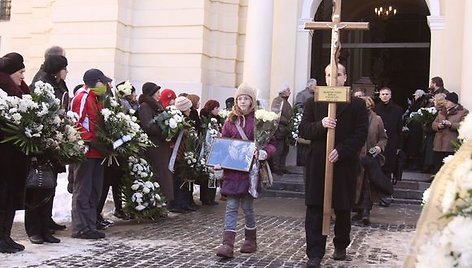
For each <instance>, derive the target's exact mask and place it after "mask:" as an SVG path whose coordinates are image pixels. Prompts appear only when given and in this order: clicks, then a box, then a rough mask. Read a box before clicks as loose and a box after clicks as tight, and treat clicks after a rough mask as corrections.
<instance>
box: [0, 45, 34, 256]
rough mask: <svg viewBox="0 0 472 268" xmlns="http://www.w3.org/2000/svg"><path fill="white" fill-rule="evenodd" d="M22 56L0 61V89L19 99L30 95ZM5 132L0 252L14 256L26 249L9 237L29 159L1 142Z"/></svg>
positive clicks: (0, 156)
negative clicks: (25, 80)
mask: <svg viewBox="0 0 472 268" xmlns="http://www.w3.org/2000/svg"><path fill="white" fill-rule="evenodd" d="M24 73H25V65H24V63H23V56H21V55H20V54H18V53H16V52H12V53H8V54H6V55H5V56H3V57H2V58H0V88H1V89H3V91H5V92H6V93H7V94H8V96H16V97H20V98H21V97H22V95H23V94H28V93H30V90H29V88H28V85H26V83H25V82H24V79H25V75H24ZM3 139H4V133H3V132H2V131H1V130H0V152H1V153H0V171H1V175H0V252H2V253H15V252H19V251H22V250H24V249H25V247H24V246H23V245H21V244H18V243H16V242H15V241H13V239H12V238H11V228H12V226H13V219H14V218H15V211H16V210H21V209H23V208H24V197H25V182H26V176H27V170H28V165H29V158H28V157H27V156H26V155H25V154H24V153H23V152H22V151H21V150H20V149H19V148H18V147H17V146H16V145H13V144H10V143H1V141H2V140H3Z"/></svg>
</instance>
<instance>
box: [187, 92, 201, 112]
mask: <svg viewBox="0 0 472 268" xmlns="http://www.w3.org/2000/svg"><path fill="white" fill-rule="evenodd" d="M187 98H188V99H189V100H190V101H191V102H192V107H193V108H195V109H197V106H198V102H199V101H200V97H199V96H198V95H195V94H189V95H187Z"/></svg>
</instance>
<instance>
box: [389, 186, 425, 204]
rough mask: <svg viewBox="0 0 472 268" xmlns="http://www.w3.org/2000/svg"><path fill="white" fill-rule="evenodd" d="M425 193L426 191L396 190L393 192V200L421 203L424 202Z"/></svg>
mask: <svg viewBox="0 0 472 268" xmlns="http://www.w3.org/2000/svg"><path fill="white" fill-rule="evenodd" d="M423 192H424V190H412V189H402V188H395V189H394V191H393V198H400V199H416V200H420V202H421V200H423Z"/></svg>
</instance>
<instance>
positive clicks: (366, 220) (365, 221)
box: [362, 209, 370, 225]
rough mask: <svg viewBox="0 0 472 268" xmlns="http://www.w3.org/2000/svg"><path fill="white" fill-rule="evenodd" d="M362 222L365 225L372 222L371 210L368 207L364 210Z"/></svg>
mask: <svg viewBox="0 0 472 268" xmlns="http://www.w3.org/2000/svg"><path fill="white" fill-rule="evenodd" d="M362 223H363V224H364V225H369V224H370V211H369V210H368V209H363V210H362Z"/></svg>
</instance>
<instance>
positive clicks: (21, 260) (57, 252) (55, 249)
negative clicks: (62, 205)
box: [0, 237, 97, 268]
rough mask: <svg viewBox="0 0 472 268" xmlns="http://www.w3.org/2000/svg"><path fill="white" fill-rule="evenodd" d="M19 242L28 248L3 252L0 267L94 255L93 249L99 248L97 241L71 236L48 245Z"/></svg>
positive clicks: (36, 263)
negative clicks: (71, 256) (13, 251)
mask: <svg viewBox="0 0 472 268" xmlns="http://www.w3.org/2000/svg"><path fill="white" fill-rule="evenodd" d="M17 242H19V243H22V244H23V245H24V246H25V247H26V249H25V250H24V251H21V252H18V253H15V254H1V255H2V256H1V258H2V260H1V262H0V267H2V268H3V267H28V266H31V265H38V264H39V263H42V262H43V261H45V260H49V259H51V258H52V257H54V258H61V257H66V256H70V255H81V256H88V255H92V254H93V250H94V249H96V248H97V246H96V245H94V244H93V243H95V241H91V240H84V239H75V238H71V237H61V242H62V243H58V244H52V243H49V244H47V246H44V245H37V244H32V243H29V242H26V241H25V240H19V241H17ZM42 267H45V266H42Z"/></svg>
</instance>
